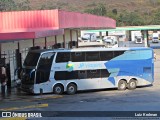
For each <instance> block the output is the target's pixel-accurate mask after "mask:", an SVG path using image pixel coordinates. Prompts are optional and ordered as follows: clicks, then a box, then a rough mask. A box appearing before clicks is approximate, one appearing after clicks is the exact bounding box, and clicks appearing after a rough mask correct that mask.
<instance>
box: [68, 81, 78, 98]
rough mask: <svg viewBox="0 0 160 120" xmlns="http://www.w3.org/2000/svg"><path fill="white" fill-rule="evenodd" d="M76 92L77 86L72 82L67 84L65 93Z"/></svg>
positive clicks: (71, 93)
mask: <svg viewBox="0 0 160 120" xmlns="http://www.w3.org/2000/svg"><path fill="white" fill-rule="evenodd" d="M76 92H77V86H76V85H75V84H74V83H70V84H69V85H68V86H67V94H69V95H73V94H75V93H76Z"/></svg>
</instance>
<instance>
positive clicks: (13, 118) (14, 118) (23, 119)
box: [0, 117, 27, 120]
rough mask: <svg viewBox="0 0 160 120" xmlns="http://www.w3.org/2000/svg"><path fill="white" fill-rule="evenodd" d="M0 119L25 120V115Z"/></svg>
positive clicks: (0, 119)
mask: <svg viewBox="0 0 160 120" xmlns="http://www.w3.org/2000/svg"><path fill="white" fill-rule="evenodd" d="M0 120H27V118H25V117H12V118H0Z"/></svg>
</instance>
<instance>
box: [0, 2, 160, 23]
mask: <svg viewBox="0 0 160 120" xmlns="http://www.w3.org/2000/svg"><path fill="white" fill-rule="evenodd" d="M0 2H2V3H3V4H4V3H6V4H8V5H3V4H2V3H1V4H0V10H1V11H10V10H44V9H62V10H68V11H76V12H82V13H84V12H87V13H91V14H96V15H102V16H109V17H112V18H114V19H116V20H117V25H118V26H124V25H148V24H159V23H160V21H159V20H160V12H159V11H160V0H1V1H0ZM11 2H12V4H11ZM13 2H14V4H13ZM5 7H6V8H5ZM2 8H5V9H2Z"/></svg>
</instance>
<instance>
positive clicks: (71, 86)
mask: <svg viewBox="0 0 160 120" xmlns="http://www.w3.org/2000/svg"><path fill="white" fill-rule="evenodd" d="M153 58H154V57H153V50H152V49H151V48H126V47H124V48H75V49H53V50H32V51H29V53H28V55H27V57H26V59H25V61H24V64H23V70H22V73H21V89H22V90H23V91H26V92H31V93H34V94H39V93H41V92H43V93H51V92H53V93H55V94H62V93H63V92H66V93H67V94H75V93H76V92H77V91H79V90H91V89H106V88H118V90H125V89H131V90H132V89H135V88H136V87H137V86H146V85H150V84H152V83H153V81H154V60H153Z"/></svg>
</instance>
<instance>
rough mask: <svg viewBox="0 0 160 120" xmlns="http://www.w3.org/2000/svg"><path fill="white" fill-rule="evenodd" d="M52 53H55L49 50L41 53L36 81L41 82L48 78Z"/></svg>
mask: <svg viewBox="0 0 160 120" xmlns="http://www.w3.org/2000/svg"><path fill="white" fill-rule="evenodd" d="M54 55H55V53H51V52H49V53H44V54H42V55H41V58H40V60H39V63H38V67H37V72H36V83H43V82H46V81H48V80H49V75H50V71H51V66H52V61H53V58H54Z"/></svg>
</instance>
